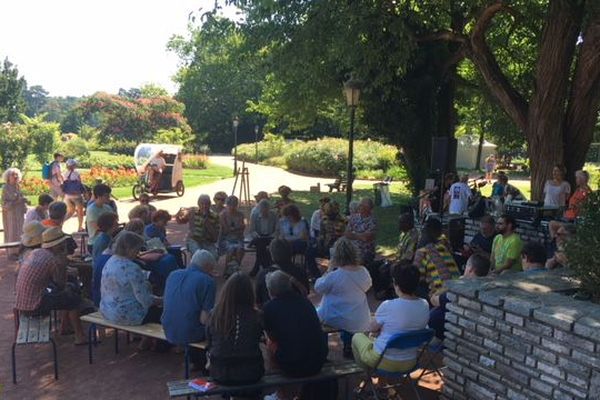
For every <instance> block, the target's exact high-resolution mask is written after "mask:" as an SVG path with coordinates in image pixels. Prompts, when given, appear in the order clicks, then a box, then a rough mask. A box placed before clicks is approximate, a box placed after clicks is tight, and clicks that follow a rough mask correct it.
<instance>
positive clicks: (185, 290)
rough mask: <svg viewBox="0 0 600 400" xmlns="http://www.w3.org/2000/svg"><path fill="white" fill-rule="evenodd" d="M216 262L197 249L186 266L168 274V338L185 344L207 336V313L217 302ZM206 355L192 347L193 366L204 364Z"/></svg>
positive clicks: (165, 306)
mask: <svg viewBox="0 0 600 400" xmlns="http://www.w3.org/2000/svg"><path fill="white" fill-rule="evenodd" d="M216 264H217V263H216V261H215V258H214V257H213V255H212V254H211V253H210V252H208V251H206V250H198V251H196V252H195V253H194V255H193V256H192V260H191V261H190V264H189V265H188V267H187V268H186V269H182V270H177V271H173V272H172V273H171V274H169V277H168V278H167V283H166V286H165V292H164V296H163V314H162V319H161V322H162V325H163V329H164V331H165V336H166V337H167V340H168V341H169V342H171V343H173V344H176V345H180V346H185V345H187V344H188V343H195V342H201V341H203V340H205V339H206V323H207V322H208V315H209V312H210V310H212V308H213V307H214V305H215V295H216V283H215V280H214V279H213V277H212V276H211V273H212V271H213V268H214V267H215V265H216ZM203 356H204V354H203V353H202V352H200V351H198V350H197V349H194V348H191V349H190V358H191V360H192V364H193V366H192V369H202V368H204V364H205V360H204V357H203Z"/></svg>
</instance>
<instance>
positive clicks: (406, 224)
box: [369, 213, 419, 300]
mask: <svg viewBox="0 0 600 400" xmlns="http://www.w3.org/2000/svg"><path fill="white" fill-rule="evenodd" d="M398 228H399V230H400V236H399V238H398V246H397V247H396V261H397V262H401V261H403V260H405V261H410V262H412V261H413V259H414V258H415V251H416V250H417V243H418V242H419V230H418V229H417V228H415V221H414V218H413V216H412V214H410V213H404V214H402V215H400V218H398ZM374 264H377V263H374ZM393 265H394V264H392V263H390V262H383V263H381V264H377V265H373V267H372V268H371V269H370V270H369V273H370V274H371V278H372V279H373V289H374V291H375V298H376V299H378V300H385V299H392V298H394V297H396V295H395V291H394V285H393V282H392V269H391V268H392V266H393Z"/></svg>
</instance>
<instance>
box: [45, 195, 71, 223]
mask: <svg viewBox="0 0 600 400" xmlns="http://www.w3.org/2000/svg"><path fill="white" fill-rule="evenodd" d="M66 215H67V205H66V204H65V203H64V202H62V201H59V200H57V201H53V202H52V203H50V205H49V206H48V218H46V219H44V220H42V225H44V226H45V227H46V228H52V227H55V228H62V226H63V223H64V222H65V216H66Z"/></svg>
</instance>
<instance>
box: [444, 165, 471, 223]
mask: <svg viewBox="0 0 600 400" xmlns="http://www.w3.org/2000/svg"><path fill="white" fill-rule="evenodd" d="M468 181H469V175H467V174H464V175H462V176H461V177H460V181H458V182H456V183H454V184H452V186H450V189H449V190H448V193H449V195H450V207H449V209H448V212H449V213H450V214H462V213H464V212H465V211H467V208H468V207H469V199H470V198H471V188H469V185H468V184H467V182H468Z"/></svg>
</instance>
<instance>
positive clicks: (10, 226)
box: [2, 183, 27, 243]
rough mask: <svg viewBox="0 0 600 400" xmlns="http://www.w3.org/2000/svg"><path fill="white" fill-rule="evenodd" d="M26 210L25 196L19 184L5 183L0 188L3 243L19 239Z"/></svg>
mask: <svg viewBox="0 0 600 400" xmlns="http://www.w3.org/2000/svg"><path fill="white" fill-rule="evenodd" d="M26 211H27V206H26V205H25V197H24V196H23V193H21V189H20V188H19V185H11V184H8V183H7V184H5V185H4V189H3V190H2V224H3V226H4V243H8V242H19V241H20V239H21V234H22V233H23V222H24V220H25V212H26Z"/></svg>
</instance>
